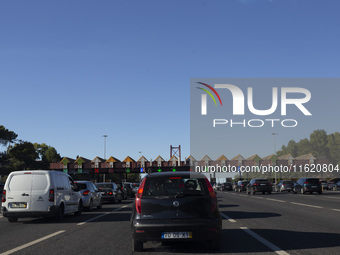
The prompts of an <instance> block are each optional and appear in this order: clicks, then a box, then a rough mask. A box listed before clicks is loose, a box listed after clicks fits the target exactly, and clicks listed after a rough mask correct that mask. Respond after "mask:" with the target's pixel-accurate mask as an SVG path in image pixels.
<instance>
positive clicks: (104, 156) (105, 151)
mask: <svg viewBox="0 0 340 255" xmlns="http://www.w3.org/2000/svg"><path fill="white" fill-rule="evenodd" d="M103 137H104V159H105V160H106V137H108V135H103Z"/></svg>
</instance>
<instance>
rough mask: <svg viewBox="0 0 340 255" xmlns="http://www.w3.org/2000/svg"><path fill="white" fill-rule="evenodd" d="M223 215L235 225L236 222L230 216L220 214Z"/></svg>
mask: <svg viewBox="0 0 340 255" xmlns="http://www.w3.org/2000/svg"><path fill="white" fill-rule="evenodd" d="M220 214H221V215H222V217H223V218H225V219H227V220H228V221H230V222H232V223H235V222H236V220H234V219H232V218H230V217H229V216H228V215H225V214H224V213H222V212H221V213H220Z"/></svg>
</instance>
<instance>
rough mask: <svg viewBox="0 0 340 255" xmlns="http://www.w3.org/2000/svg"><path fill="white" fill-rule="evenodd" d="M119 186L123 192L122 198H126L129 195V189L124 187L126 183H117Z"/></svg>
mask: <svg viewBox="0 0 340 255" xmlns="http://www.w3.org/2000/svg"><path fill="white" fill-rule="evenodd" d="M117 187H118V189H120V191H121V192H122V199H123V200H126V199H127V196H128V195H127V190H126V188H125V187H124V184H123V183H117Z"/></svg>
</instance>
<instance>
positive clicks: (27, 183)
mask: <svg viewBox="0 0 340 255" xmlns="http://www.w3.org/2000/svg"><path fill="white" fill-rule="evenodd" d="M32 177H33V176H32V175H31V174H20V175H13V176H12V178H11V180H10V182H9V187H8V188H9V190H13V191H30V190H31V184H32Z"/></svg>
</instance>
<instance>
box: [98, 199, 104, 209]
mask: <svg viewBox="0 0 340 255" xmlns="http://www.w3.org/2000/svg"><path fill="white" fill-rule="evenodd" d="M97 208H98V209H102V208H103V201H102V199H100V202H99V205H98V206H97Z"/></svg>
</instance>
